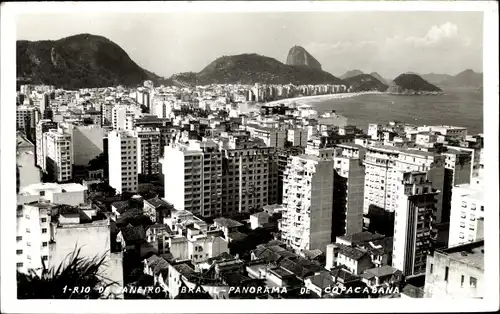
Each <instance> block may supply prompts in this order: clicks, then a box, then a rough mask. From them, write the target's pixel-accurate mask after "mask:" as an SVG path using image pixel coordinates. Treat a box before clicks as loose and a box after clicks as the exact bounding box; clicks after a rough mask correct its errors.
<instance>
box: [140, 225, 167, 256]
mask: <svg viewBox="0 0 500 314" xmlns="http://www.w3.org/2000/svg"><path fill="white" fill-rule="evenodd" d="M172 236H173V235H172V230H170V228H169V227H168V225H164V224H159V223H156V224H154V225H151V226H149V228H148V229H147V230H146V240H147V242H148V243H150V244H151V245H153V246H154V247H155V248H156V250H157V251H158V254H163V253H165V252H168V251H169V245H168V239H169V238H170V237H172Z"/></svg>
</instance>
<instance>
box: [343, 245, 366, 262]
mask: <svg viewBox="0 0 500 314" xmlns="http://www.w3.org/2000/svg"><path fill="white" fill-rule="evenodd" d="M336 245H337V246H338V247H339V248H340V251H339V254H342V255H344V256H347V257H349V258H352V259H354V260H359V259H361V258H362V257H363V256H365V255H366V253H367V252H366V251H364V250H361V249H359V248H354V247H350V246H347V245H344V244H336Z"/></svg>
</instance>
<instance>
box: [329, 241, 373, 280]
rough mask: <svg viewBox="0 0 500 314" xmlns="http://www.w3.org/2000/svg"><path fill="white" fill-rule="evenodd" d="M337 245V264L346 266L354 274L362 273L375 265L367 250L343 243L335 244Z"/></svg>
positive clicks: (335, 251)
mask: <svg viewBox="0 0 500 314" xmlns="http://www.w3.org/2000/svg"><path fill="white" fill-rule="evenodd" d="M335 246H336V249H335V250H334V259H335V265H337V266H339V265H343V266H345V267H346V268H347V269H348V270H349V271H350V272H351V273H352V274H354V275H361V274H362V273H363V272H364V271H365V270H366V269H369V268H371V267H373V264H372V261H371V256H370V254H369V253H368V252H367V251H366V250H362V249H359V248H353V247H350V246H347V245H343V244H335Z"/></svg>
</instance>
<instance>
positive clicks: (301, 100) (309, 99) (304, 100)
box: [261, 91, 385, 106]
mask: <svg viewBox="0 0 500 314" xmlns="http://www.w3.org/2000/svg"><path fill="white" fill-rule="evenodd" d="M371 94H381V95H382V94H385V93H384V92H379V91H370V92H355V93H338V94H326V95H313V96H302V97H294V98H284V99H280V100H273V101H270V102H267V103H262V104H261V105H265V106H274V105H278V104H285V105H288V104H290V103H293V102H296V103H297V105H308V104H310V103H315V102H320V101H325V100H330V99H342V98H352V97H356V96H361V95H371Z"/></svg>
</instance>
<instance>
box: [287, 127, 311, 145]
mask: <svg viewBox="0 0 500 314" xmlns="http://www.w3.org/2000/svg"><path fill="white" fill-rule="evenodd" d="M307 133H308V132H307V129H300V128H295V129H288V130H287V141H288V142H290V143H291V144H292V146H301V147H306V146H307V139H308V138H307Z"/></svg>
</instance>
